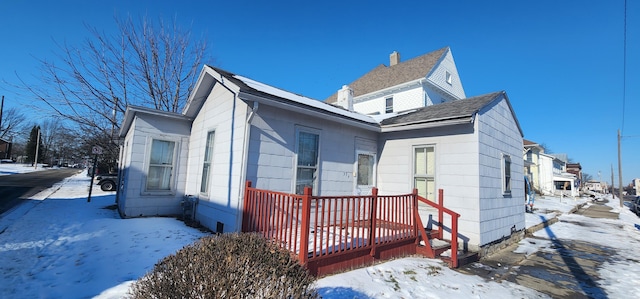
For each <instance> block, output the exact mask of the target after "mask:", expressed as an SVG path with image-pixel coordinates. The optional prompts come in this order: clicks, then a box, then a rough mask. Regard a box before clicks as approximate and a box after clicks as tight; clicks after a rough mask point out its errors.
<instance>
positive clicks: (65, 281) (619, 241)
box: [0, 164, 640, 298]
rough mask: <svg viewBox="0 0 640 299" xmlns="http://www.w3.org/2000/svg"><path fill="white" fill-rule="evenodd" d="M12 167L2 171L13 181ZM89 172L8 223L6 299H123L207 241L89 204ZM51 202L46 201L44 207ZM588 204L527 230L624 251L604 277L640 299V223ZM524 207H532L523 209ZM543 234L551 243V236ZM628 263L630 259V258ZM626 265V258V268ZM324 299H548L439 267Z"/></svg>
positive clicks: (430, 263)
mask: <svg viewBox="0 0 640 299" xmlns="http://www.w3.org/2000/svg"><path fill="white" fill-rule="evenodd" d="M5 165H6V164H2V166H0V172H8V171H11V170H7V168H5ZM88 186H89V178H88V177H87V176H86V174H85V173H80V174H78V175H76V176H73V177H71V178H68V179H66V180H65V181H63V182H61V183H60V184H58V185H56V186H54V187H52V188H51V189H49V190H46V191H43V192H41V193H40V194H38V195H36V196H34V197H33V198H32V199H31V200H29V201H26V202H24V203H23V204H22V205H21V206H19V207H17V208H15V209H13V210H12V211H9V212H7V213H5V214H3V215H1V216H0V232H2V233H0V273H2V274H1V275H0V298H87V297H94V298H121V297H123V296H124V295H125V294H126V292H127V288H128V287H129V285H130V284H131V283H132V282H133V281H134V280H136V279H137V278H139V277H141V276H142V275H144V274H145V273H146V272H147V271H149V270H151V269H152V268H153V265H154V264H155V263H156V262H157V261H159V260H160V259H161V258H163V257H165V256H168V255H170V254H172V253H173V252H175V251H176V250H178V249H180V248H182V247H183V246H185V245H187V244H190V243H192V242H193V241H195V240H196V239H198V238H200V237H202V236H204V235H205V233H202V232H200V231H198V230H195V229H193V228H190V227H187V226H185V225H184V224H183V223H182V222H179V221H177V220H175V219H171V218H138V219H120V218H119V216H118V213H117V211H115V210H113V209H110V208H109V207H110V206H112V205H113V204H114V201H115V198H114V193H113V192H103V191H101V190H100V189H99V188H97V187H94V189H93V190H92V193H93V196H92V200H91V202H87V198H86V196H87V194H88ZM45 198H46V200H44V199H45ZM578 204H587V205H588V204H591V203H589V202H588V200H587V199H577V200H574V199H573V198H566V197H565V198H555V197H546V198H544V199H537V200H536V205H535V207H536V208H537V209H538V210H537V211H536V213H533V214H526V225H527V227H531V226H534V225H536V224H538V223H540V222H542V221H543V219H551V218H553V217H556V216H559V217H560V219H561V221H560V222H558V223H556V224H554V225H552V226H551V229H552V231H553V234H554V235H555V237H557V238H567V239H576V240H586V241H589V242H595V243H597V244H603V245H606V246H609V247H613V248H615V249H616V252H617V254H618V255H620V259H616V260H619V262H615V263H606V264H605V267H603V268H602V269H601V271H600V276H601V279H602V280H601V281H599V282H600V283H601V285H602V287H603V288H604V289H605V291H606V292H607V295H608V296H609V297H610V298H628V297H632V296H635V294H638V293H640V267H638V265H637V264H638V262H639V261H638V259H637V258H636V257H635V255H633V254H634V253H635V252H634V249H637V248H638V245H640V230H638V229H636V228H635V226H634V224H636V223H640V221H638V217H636V216H635V215H634V214H632V213H631V212H630V211H629V210H628V208H626V207H624V208H620V207H618V206H617V204H618V201H617V200H612V201H610V202H609V203H608V204H609V205H610V206H611V207H613V208H614V211H616V212H619V213H620V219H619V220H607V219H592V218H587V217H584V216H579V215H573V214H566V213H567V212H568V211H570V210H571V209H573V208H574V207H575V206H576V205H578ZM523 208H524V207H523ZM536 234H540V236H543V237H548V232H547V231H546V230H541V231H539V232H537V233H536ZM534 243H535V244H532V242H528V240H527V239H525V240H523V241H522V242H520V247H519V248H518V249H517V250H518V251H519V252H527V253H533V252H535V251H541V250H553V249H552V248H551V246H552V244H551V243H552V242H544V241H541V240H539V239H536V242H534ZM625 256H626V257H625ZM625 258H627V259H625ZM316 287H317V289H318V291H319V293H320V294H321V295H322V297H323V298H452V297H454V298H541V297H547V296H546V295H544V294H541V293H538V292H536V291H534V290H531V289H527V288H525V287H521V286H519V285H516V284H513V283H510V282H506V281H503V282H500V283H498V282H495V281H487V280H485V279H483V278H481V277H477V276H472V275H464V274H461V273H458V272H456V271H453V270H451V269H449V268H447V267H446V266H445V265H444V264H443V263H442V262H441V261H440V260H434V259H427V258H421V257H409V258H402V259H397V260H393V261H389V262H385V263H380V264H377V265H374V266H370V267H366V268H361V269H357V270H353V271H349V272H345V273H341V274H336V275H332V276H328V277H324V278H321V279H319V280H318V281H317V284H316Z"/></svg>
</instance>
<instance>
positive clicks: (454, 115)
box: [380, 91, 504, 126]
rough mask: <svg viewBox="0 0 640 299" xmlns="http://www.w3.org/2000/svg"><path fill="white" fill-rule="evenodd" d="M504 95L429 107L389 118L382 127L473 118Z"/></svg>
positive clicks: (472, 98) (495, 93)
mask: <svg viewBox="0 0 640 299" xmlns="http://www.w3.org/2000/svg"><path fill="white" fill-rule="evenodd" d="M502 94H504V91H498V92H493V93H488V94H485V95H481V96H475V97H471V98H466V99H463V100H457V101H453V102H447V103H442V104H436V105H431V106H427V107H424V108H420V109H418V110H415V111H413V112H409V113H406V114H401V115H398V116H394V117H391V118H387V119H385V120H383V121H382V122H381V123H380V125H381V126H388V125H401V124H412V123H428V122H438V121H445V120H452V119H460V118H465V117H471V116H473V115H474V114H475V113H477V112H478V111H479V110H480V109H482V108H483V107H485V106H487V105H488V104H489V103H491V102H492V101H493V100H494V99H496V98H497V97H499V96H500V95H502Z"/></svg>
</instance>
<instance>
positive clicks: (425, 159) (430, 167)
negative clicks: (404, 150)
mask: <svg viewBox="0 0 640 299" xmlns="http://www.w3.org/2000/svg"><path fill="white" fill-rule="evenodd" d="M413 164H414V166H413V184H414V188H416V189H418V195H420V196H422V197H424V198H426V199H429V200H432V201H435V199H436V198H435V186H436V184H435V169H436V167H435V148H434V147H433V146H421V147H415V148H414V149H413Z"/></svg>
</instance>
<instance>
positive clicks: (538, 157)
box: [523, 139, 582, 196]
mask: <svg viewBox="0 0 640 299" xmlns="http://www.w3.org/2000/svg"><path fill="white" fill-rule="evenodd" d="M523 153H524V154H523V160H524V174H525V175H526V176H527V177H529V179H530V182H531V183H532V185H533V188H534V190H535V191H537V192H538V193H540V194H542V195H554V194H555V195H560V194H562V195H569V196H578V195H579V187H580V186H579V185H580V179H579V176H578V175H580V177H581V176H582V171H581V169H582V168H581V167H580V164H573V166H572V167H573V168H571V171H573V172H576V173H577V174H578V175H576V174H574V173H571V172H570V171H569V170H568V167H567V165H568V164H567V162H566V161H567V155H566V154H546V153H545V152H544V147H542V146H541V145H540V144H538V143H536V142H534V141H530V140H526V139H525V140H524V141H523ZM569 165H571V164H569Z"/></svg>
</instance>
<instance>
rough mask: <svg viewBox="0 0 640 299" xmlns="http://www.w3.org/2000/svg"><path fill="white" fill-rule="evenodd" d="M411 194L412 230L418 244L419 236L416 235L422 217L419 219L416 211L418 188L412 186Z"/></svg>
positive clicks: (418, 232) (418, 231)
mask: <svg viewBox="0 0 640 299" xmlns="http://www.w3.org/2000/svg"><path fill="white" fill-rule="evenodd" d="M411 195H412V197H413V201H412V202H411V204H412V205H413V217H414V219H415V220H414V221H413V230H414V234H415V237H416V244H419V243H420V238H418V235H419V234H420V226H422V219H420V213H418V189H415V188H414V189H413V192H411ZM422 229H424V227H422ZM425 242H426V241H425Z"/></svg>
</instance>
